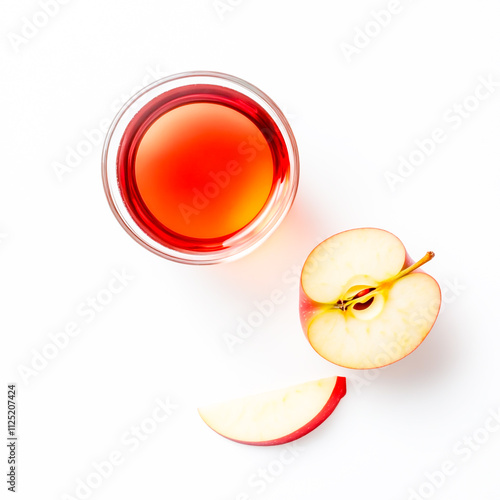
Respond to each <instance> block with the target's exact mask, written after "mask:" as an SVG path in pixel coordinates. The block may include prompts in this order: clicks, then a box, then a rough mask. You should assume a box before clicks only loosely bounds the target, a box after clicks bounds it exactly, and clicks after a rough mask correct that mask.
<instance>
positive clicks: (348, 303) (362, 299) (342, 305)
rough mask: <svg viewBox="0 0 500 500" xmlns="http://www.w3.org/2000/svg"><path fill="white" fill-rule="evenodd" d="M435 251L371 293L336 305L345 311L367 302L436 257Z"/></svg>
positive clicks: (383, 282)
mask: <svg viewBox="0 0 500 500" xmlns="http://www.w3.org/2000/svg"><path fill="white" fill-rule="evenodd" d="M434 255H435V253H434V252H427V253H426V254H425V255H424V256H423V257H422V258H421V259H420V260H419V261H417V262H415V263H414V264H412V265H411V266H408V267H407V268H405V269H403V270H402V271H400V272H399V273H398V274H396V276H393V277H392V278H389V279H387V280H385V281H382V282H381V283H380V284H379V285H378V286H377V287H376V288H375V289H374V290H372V291H371V292H369V293H366V294H364V295H360V296H358V297H356V298H352V299H350V300H346V301H343V300H341V301H340V302H339V303H338V304H335V305H334V307H335V308H337V309H342V310H343V311H345V310H346V309H347V308H348V307H349V306H353V305H355V304H359V303H360V302H361V303H364V302H367V301H368V300H369V299H371V298H372V297H375V295H377V293H379V292H380V290H381V289H382V288H384V287H385V286H387V285H389V284H390V283H393V282H394V281H397V280H399V279H401V278H403V277H404V276H406V275H408V274H410V273H411V272H413V271H415V269H418V268H419V267H421V266H423V265H424V264H425V263H426V262H429V261H430V260H431V259H433V258H434Z"/></svg>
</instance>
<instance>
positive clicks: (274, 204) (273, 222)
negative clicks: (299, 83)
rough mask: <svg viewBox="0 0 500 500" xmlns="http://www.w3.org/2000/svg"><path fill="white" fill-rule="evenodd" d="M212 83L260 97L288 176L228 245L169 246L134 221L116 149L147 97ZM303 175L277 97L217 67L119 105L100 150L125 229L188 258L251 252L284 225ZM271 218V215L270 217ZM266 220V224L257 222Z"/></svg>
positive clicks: (174, 78) (110, 196) (216, 259)
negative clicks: (275, 130)
mask: <svg viewBox="0 0 500 500" xmlns="http://www.w3.org/2000/svg"><path fill="white" fill-rule="evenodd" d="M200 83H204V84H211V85H216V86H223V87H228V88H231V89H233V90H237V91H239V92H241V93H243V94H245V95H246V96H247V97H249V98H250V99H252V100H253V101H255V102H257V103H258V104H259V105H260V106H262V107H263V108H264V109H265V110H266V111H267V112H268V113H269V115H270V116H271V118H272V119H273V121H274V122H275V124H276V126H277V127H278V128H279V130H280V132H281V134H282V136H283V139H284V142H285V145H286V148H287V151H288V156H289V160H290V168H289V172H288V180H287V182H285V183H283V186H282V189H281V191H280V192H279V193H278V194H277V196H275V199H274V200H271V201H269V202H268V203H267V205H266V207H267V209H266V210H263V211H262V212H261V213H260V214H259V215H258V216H257V217H256V218H255V219H254V220H253V221H252V222H251V223H250V224H249V225H248V226H247V227H246V228H244V229H243V230H242V231H239V232H238V233H236V234H235V235H234V236H233V237H232V238H230V239H229V240H228V241H227V242H226V243H227V244H228V245H227V246H226V247H225V248H223V249H219V250H214V251H204V252H194V251H182V250H179V249H176V248H171V247H167V246H165V245H163V244H161V243H159V242H157V241H156V240H154V239H153V238H151V237H150V236H149V235H147V234H146V233H145V232H144V231H143V230H142V228H141V227H140V226H139V225H138V224H137V223H136V222H135V221H134V219H133V218H132V216H131V215H130V213H129V212H128V210H127V208H126V206H125V203H124V201H123V199H122V197H121V194H120V189H119V185H118V177H117V162H116V159H117V155H118V148H119V145H120V142H121V137H122V135H123V132H124V131H125V128H126V126H127V125H128V123H129V121H130V120H131V119H132V118H133V117H134V116H135V114H136V113H137V112H138V111H139V110H140V109H141V108H142V107H143V106H145V105H146V104H147V103H148V102H150V101H151V100H152V99H154V98H155V97H157V96H159V95H161V94H163V93H165V92H167V91H168V90H171V89H173V88H179V87H183V86H187V85H192V84H200ZM298 180H299V153H298V148H297V143H296V140H295V137H294V135H293V132H292V129H291V127H290V124H289V123H288V120H287V119H286V118H285V116H284V114H283V113H282V111H281V110H280V109H279V107H278V106H277V105H276V103H275V102H274V101H273V100H272V99H271V98H270V97H269V96H267V95H266V94H265V93H264V92H262V91H261V90H259V89H258V88H257V87H255V86H254V85H252V84H250V83H248V82H246V81H245V80H242V79H241V78H238V77H235V76H232V75H228V74H225V73H218V72H213V71H190V72H185V73H177V74H174V75H170V76H167V77H165V78H162V79H160V80H157V81H155V82H153V83H151V84H150V85H148V86H146V87H144V88H143V89H142V90H140V91H139V92H138V93H136V94H135V95H134V96H132V97H131V98H130V99H129V100H128V101H127V102H126V103H125V104H124V105H123V106H122V108H121V109H120V110H119V111H118V113H117V114H116V116H115V118H114V120H113V122H112V123H111V125H110V127H109V130H108V133H107V134H106V138H105V141H104V146H103V152H102V181H103V186H104V191H105V194H106V198H107V200H108V203H109V206H110V208H111V210H112V212H113V214H114V215H115V217H116V219H117V220H118V222H119V223H120V224H121V226H122V227H123V228H124V229H125V231H126V232H127V233H128V234H129V235H130V236H131V237H132V238H133V239H134V240H135V241H137V242H138V243H139V244H140V245H142V246H143V247H145V248H147V249H148V250H149V251H151V252H153V253H155V254H156V255H159V256H160V257H163V258H165V259H168V260H172V261H175V262H180V263H184V264H216V263H220V262H229V261H232V260H235V259H237V258H240V257H243V256H244V255H247V254H248V253H250V252H251V251H252V250H254V249H255V248H256V247H257V246H259V245H260V244H262V243H263V242H264V241H265V240H266V239H267V238H268V237H269V236H270V235H271V234H272V233H273V231H274V230H275V229H276V228H277V227H278V226H279V225H280V223H281V221H282V220H283V219H284V217H285V216H286V214H287V213H288V212H289V210H290V208H291V206H292V204H293V201H294V199H295V195H296V193H297V188H298ZM266 219H267V220H266ZM262 224H264V226H263V227H261V228H259V229H258V230H257V228H258V227H259V226H260V225H262Z"/></svg>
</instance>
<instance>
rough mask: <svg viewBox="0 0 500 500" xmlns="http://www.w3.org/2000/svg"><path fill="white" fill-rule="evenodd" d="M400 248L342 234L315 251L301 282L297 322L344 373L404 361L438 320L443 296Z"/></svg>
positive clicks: (381, 237)
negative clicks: (351, 369) (298, 319)
mask: <svg viewBox="0 0 500 500" xmlns="http://www.w3.org/2000/svg"><path fill="white" fill-rule="evenodd" d="M433 257H434V254H433V253H432V252H428V253H427V254H426V255H425V256H424V257H423V258H422V259H420V260H419V261H418V262H416V263H413V261H412V260H411V259H410V258H409V256H408V254H407V253H406V249H405V247H404V246H403V244H402V243H401V241H400V240H399V239H398V238H396V236H394V235H393V234H391V233H389V232H387V231H383V230H381V229H373V228H363V229H352V230H350V231H344V232H342V233H339V234H337V235H335V236H332V237H331V238H328V239H327V240H325V241H324V242H322V243H320V244H319V245H318V246H317V247H316V248H315V249H314V250H313V251H312V252H311V254H310V255H309V256H308V257H307V259H306V262H305V264H304V268H303V270H302V275H301V288H300V317H301V323H302V328H303V329H304V332H305V334H306V336H307V339H308V340H309V342H310V344H311V345H312V347H313V348H314V349H315V350H316V352H318V354H320V355H321V356H323V357H324V358H325V359H327V360H329V361H331V362H332V363H335V364H337V365H340V366H344V367H347V368H378V367H381V366H385V365H388V364H390V363H394V362H395V361H398V360H399V359H401V358H403V357H405V356H407V355H408V354H409V353H410V352H412V351H413V350H414V349H415V348H417V347H418V346H419V345H420V343H421V342H422V341H423V340H424V339H425V337H426V336H427V334H428V333H429V331H430V330H431V328H432V326H433V325H434V322H435V320H436V318H437V315H438V312H439V308H440V305H441V291H440V288H439V285H438V284H437V282H436V280H434V278H432V277H431V276H429V275H428V274H425V273H423V272H420V271H417V269H418V268H419V267H420V266H421V265H423V264H425V263H426V262H428V261H429V260H430V259H432V258H433Z"/></svg>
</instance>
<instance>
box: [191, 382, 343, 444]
mask: <svg viewBox="0 0 500 500" xmlns="http://www.w3.org/2000/svg"><path fill="white" fill-rule="evenodd" d="M345 393H346V379H345V377H330V378H324V379H321V380H314V381H312V382H306V383H304V384H299V385H295V386H293V387H287V388H286V389H279V390H276V391H271V392H266V393H262V394H256V395H253V396H247V397H245V398H240V399H234V400H232V401H228V402H225V403H220V404H215V405H211V406H207V407H204V408H200V409H198V412H199V414H200V416H201V418H202V419H203V420H204V421H205V423H206V424H207V425H208V426H209V427H210V428H212V429H213V430H214V431H215V432H217V433H218V434H220V435H221V436H224V437H226V438H228V439H231V440H232V441H236V442H238V443H243V444H253V445H257V446H270V445H276V444H285V443H289V442H290V441H294V440H295V439H298V438H300V437H302V436H305V435H306V434H308V433H309V432H311V431H312V430H314V429H315V428H316V427H318V425H320V424H321V423H323V422H324V421H325V420H326V418H328V417H329V416H330V415H331V413H332V412H333V410H334V409H335V407H336V406H337V404H338V402H339V401H340V400H341V399H342V398H343V397H344V395H345Z"/></svg>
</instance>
